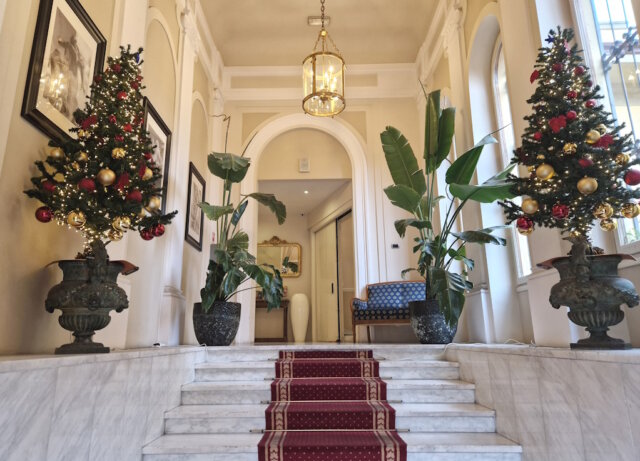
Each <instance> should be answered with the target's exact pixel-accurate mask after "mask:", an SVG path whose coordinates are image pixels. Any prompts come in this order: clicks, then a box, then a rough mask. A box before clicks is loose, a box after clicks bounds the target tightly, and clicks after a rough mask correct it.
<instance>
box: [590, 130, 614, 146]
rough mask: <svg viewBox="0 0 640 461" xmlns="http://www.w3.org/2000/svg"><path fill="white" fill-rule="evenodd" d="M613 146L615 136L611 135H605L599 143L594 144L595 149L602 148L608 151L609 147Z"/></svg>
mask: <svg viewBox="0 0 640 461" xmlns="http://www.w3.org/2000/svg"><path fill="white" fill-rule="evenodd" d="M611 144H613V136H611V135H610V134H609V133H606V134H603V135H602V136H601V137H600V139H598V142H597V143H595V144H594V146H595V147H602V148H603V149H606V148H607V147H609V146H610V145H611Z"/></svg>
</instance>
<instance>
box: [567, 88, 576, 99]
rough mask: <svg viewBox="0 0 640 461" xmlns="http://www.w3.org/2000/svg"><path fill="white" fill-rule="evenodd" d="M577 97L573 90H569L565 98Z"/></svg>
mask: <svg viewBox="0 0 640 461" xmlns="http://www.w3.org/2000/svg"><path fill="white" fill-rule="evenodd" d="M577 97H578V93H576V92H575V91H573V90H571V91H568V92H567V98H569V99H576V98H577Z"/></svg>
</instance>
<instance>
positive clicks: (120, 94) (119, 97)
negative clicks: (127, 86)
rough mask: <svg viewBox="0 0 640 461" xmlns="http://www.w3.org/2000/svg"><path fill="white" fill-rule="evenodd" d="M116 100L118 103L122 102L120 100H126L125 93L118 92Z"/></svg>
mask: <svg viewBox="0 0 640 461" xmlns="http://www.w3.org/2000/svg"><path fill="white" fill-rule="evenodd" d="M117 98H118V99H119V100H120V101H122V100H124V99H127V93H126V92H124V91H120V92H118V95H117Z"/></svg>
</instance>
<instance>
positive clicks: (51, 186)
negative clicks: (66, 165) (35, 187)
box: [41, 180, 57, 193]
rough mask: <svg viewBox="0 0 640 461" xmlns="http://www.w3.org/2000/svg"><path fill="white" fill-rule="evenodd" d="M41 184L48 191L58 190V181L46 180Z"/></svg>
mask: <svg viewBox="0 0 640 461" xmlns="http://www.w3.org/2000/svg"><path fill="white" fill-rule="evenodd" d="M41 186H42V190H43V191H45V192H48V193H52V192H53V191H55V190H56V187H57V186H56V183H54V182H53V181H49V180H46V181H45V182H43V183H42V184H41Z"/></svg>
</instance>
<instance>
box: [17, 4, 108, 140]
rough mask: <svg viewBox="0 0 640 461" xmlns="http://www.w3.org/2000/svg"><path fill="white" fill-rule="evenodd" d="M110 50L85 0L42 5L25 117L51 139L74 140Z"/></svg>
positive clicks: (32, 54)
mask: <svg viewBox="0 0 640 461" xmlns="http://www.w3.org/2000/svg"><path fill="white" fill-rule="evenodd" d="M106 46H107V40H106V39H105V38H104V36H103V35H102V34H101V33H100V31H99V30H98V28H97V27H96V25H95V24H94V23H93V21H92V20H91V18H90V17H89V15H88V14H87V12H86V11H85V10H84V8H82V5H81V4H80V1H79V0H40V9H39V10H38V20H37V23H36V30H35V35H34V38H33V46H32V48H31V60H30V61H29V70H28V73H27V84H26V87H25V92H24V99H23V100H22V116H23V117H24V118H26V119H27V120H29V121H30V122H31V123H32V124H33V125H35V126H36V127H37V128H38V129H39V130H40V131H42V132H43V133H44V134H46V135H47V136H49V137H50V138H58V139H64V138H69V137H70V136H71V133H69V128H72V127H73V126H74V118H73V113H74V112H75V111H76V109H78V108H84V104H85V100H86V97H87V96H88V95H89V94H90V93H91V88H90V87H91V83H92V82H93V77H94V75H96V74H97V73H99V72H100V71H101V70H102V68H103V66H104V54H105V49H106Z"/></svg>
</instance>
